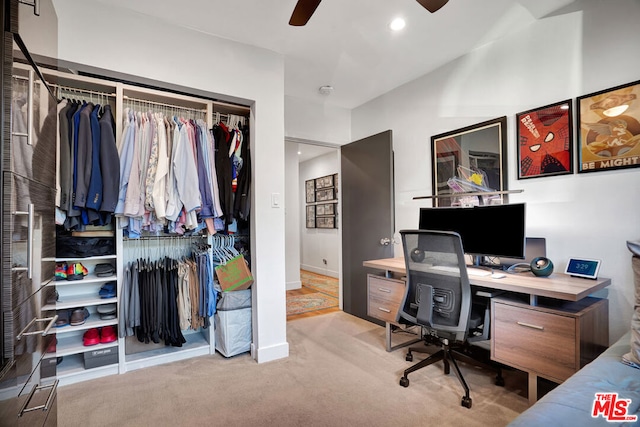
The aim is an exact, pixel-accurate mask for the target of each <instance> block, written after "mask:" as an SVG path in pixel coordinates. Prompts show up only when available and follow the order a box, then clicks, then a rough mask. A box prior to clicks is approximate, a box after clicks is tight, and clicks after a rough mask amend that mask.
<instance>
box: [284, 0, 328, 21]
mask: <svg viewBox="0 0 640 427" xmlns="http://www.w3.org/2000/svg"><path fill="white" fill-rule="evenodd" d="M320 1H321V0H298V3H297V4H296V7H295V9H293V13H292V14H291V19H290V20H289V25H293V26H295V27H301V26H303V25H305V24H306V23H307V22H308V21H309V19H310V18H311V15H313V12H315V11H316V9H317V8H318V5H319V4H320Z"/></svg>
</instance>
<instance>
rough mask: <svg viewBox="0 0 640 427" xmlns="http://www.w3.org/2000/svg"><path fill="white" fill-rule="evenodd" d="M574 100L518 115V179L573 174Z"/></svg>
mask: <svg viewBox="0 0 640 427" xmlns="http://www.w3.org/2000/svg"><path fill="white" fill-rule="evenodd" d="M572 124H573V121H572V114H571V100H570V99H568V100H566V101H562V102H558V103H555V104H550V105H546V106H544V107H539V108H534V109H532V110H527V111H523V112H521V113H517V114H516V132H517V138H516V140H517V141H518V179H524V178H536V177H542V176H551V175H564V174H570V173H573V132H572Z"/></svg>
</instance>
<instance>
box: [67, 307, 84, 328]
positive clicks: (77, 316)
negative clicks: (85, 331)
mask: <svg viewBox="0 0 640 427" xmlns="http://www.w3.org/2000/svg"><path fill="white" fill-rule="evenodd" d="M87 317H89V310H87V309H86V308H84V307H82V308H76V309H75V310H73V312H72V313H71V320H70V321H69V323H70V324H71V326H78V325H83V324H84V322H86V320H87Z"/></svg>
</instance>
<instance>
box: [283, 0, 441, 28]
mask: <svg viewBox="0 0 640 427" xmlns="http://www.w3.org/2000/svg"><path fill="white" fill-rule="evenodd" d="M321 1H322V0H298V3H297V4H296V7H295V8H294V9H293V13H292V14H291V19H290V20H289V25H293V26H295V27H301V26H303V25H305V24H306V23H307V22H308V21H309V19H311V15H313V13H314V12H315V11H316V9H317V8H318V5H319V4H320V2H321ZM416 1H417V2H418V3H420V5H421V6H422V7H424V8H425V9H427V10H428V11H429V12H431V13H433V12H435V11H437V10H438V9H440V8H441V7H442V6H444V5H445V4H447V2H448V1H449V0H416Z"/></svg>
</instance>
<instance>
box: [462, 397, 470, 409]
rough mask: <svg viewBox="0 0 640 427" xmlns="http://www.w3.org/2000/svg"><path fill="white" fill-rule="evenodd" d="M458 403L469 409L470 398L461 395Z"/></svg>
mask: <svg viewBox="0 0 640 427" xmlns="http://www.w3.org/2000/svg"><path fill="white" fill-rule="evenodd" d="M460 404H461V405H462V406H464V407H465V408H469V409H471V398H470V397H467V396H462V401H461V402H460Z"/></svg>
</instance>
